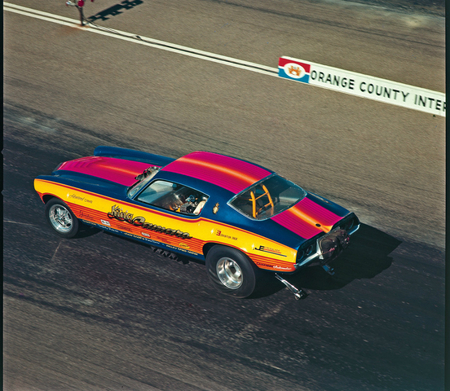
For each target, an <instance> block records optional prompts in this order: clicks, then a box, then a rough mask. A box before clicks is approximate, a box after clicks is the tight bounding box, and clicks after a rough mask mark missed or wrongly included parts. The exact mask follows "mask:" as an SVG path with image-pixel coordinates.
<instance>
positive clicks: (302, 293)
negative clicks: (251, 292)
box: [275, 273, 308, 300]
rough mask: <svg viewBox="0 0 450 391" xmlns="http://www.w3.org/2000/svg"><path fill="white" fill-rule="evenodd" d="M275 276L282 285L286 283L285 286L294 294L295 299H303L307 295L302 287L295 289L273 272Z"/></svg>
mask: <svg viewBox="0 0 450 391" xmlns="http://www.w3.org/2000/svg"><path fill="white" fill-rule="evenodd" d="M275 278H276V279H277V280H279V281H281V282H282V283H283V284H284V285H286V288H287V289H289V290H290V291H291V292H292V293H293V294H294V296H295V300H300V299H304V298H305V297H306V296H308V294H307V293H306V292H305V291H303V290H302V289H297V288H296V287H295V286H294V285H292V284H291V283H290V282H288V281H286V280H285V279H284V278H283V277H281V276H279V275H278V274H277V273H275Z"/></svg>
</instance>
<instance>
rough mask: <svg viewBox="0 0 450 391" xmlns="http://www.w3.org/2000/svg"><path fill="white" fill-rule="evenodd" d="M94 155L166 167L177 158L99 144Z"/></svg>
mask: <svg viewBox="0 0 450 391" xmlns="http://www.w3.org/2000/svg"><path fill="white" fill-rule="evenodd" d="M94 156H105V157H113V158H116V159H124V160H133V161H137V162H142V163H148V164H151V165H153V166H158V167H164V166H166V165H168V164H169V163H171V162H173V161H174V160H175V159H172V158H170V157H166V156H160V155H155V154H153V153H148V152H142V151H135V150H134V149H127V148H118V147H106V146H99V147H97V148H95V150H94Z"/></svg>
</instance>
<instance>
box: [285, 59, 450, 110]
mask: <svg viewBox="0 0 450 391" xmlns="http://www.w3.org/2000/svg"><path fill="white" fill-rule="evenodd" d="M278 76H280V77H283V78H286V79H290V80H295V81H300V82H302V83H307V84H310V85H314V86H317V87H323V88H328V89H332V90H335V91H339V92H344V93H347V94H351V95H356V96H359V97H362V98H368V99H372V100H377V101H381V102H384V103H389V104H393V105H396V106H402V107H406V108H409V109H414V110H419V111H423V112H427V113H431V114H435V115H441V116H443V117H445V115H446V110H447V107H446V99H445V94H444V93H442V92H437V91H432V90H427V89H425V88H420V87H415V86H410V85H407V84H403V83H397V82H394V81H390V80H386V79H380V78H378V77H373V76H368V75H364V74H361V73H356V72H350V71H346V70H344V69H339V68H333V67H329V66H327V65H321V64H316V63H313V62H309V61H304V60H299V59H294V58H290V57H280V58H279V61H278Z"/></svg>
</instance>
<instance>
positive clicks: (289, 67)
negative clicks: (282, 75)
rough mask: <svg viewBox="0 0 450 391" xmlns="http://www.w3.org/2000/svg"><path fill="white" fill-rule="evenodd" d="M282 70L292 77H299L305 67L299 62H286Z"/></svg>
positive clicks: (303, 72)
mask: <svg viewBox="0 0 450 391" xmlns="http://www.w3.org/2000/svg"><path fill="white" fill-rule="evenodd" d="M284 71H285V72H286V74H288V75H289V76H290V77H293V78H294V79H301V78H302V77H303V76H305V74H306V71H305V69H304V68H303V67H302V66H301V65H300V64H294V63H293V62H290V63H287V64H286V65H285V66H284Z"/></svg>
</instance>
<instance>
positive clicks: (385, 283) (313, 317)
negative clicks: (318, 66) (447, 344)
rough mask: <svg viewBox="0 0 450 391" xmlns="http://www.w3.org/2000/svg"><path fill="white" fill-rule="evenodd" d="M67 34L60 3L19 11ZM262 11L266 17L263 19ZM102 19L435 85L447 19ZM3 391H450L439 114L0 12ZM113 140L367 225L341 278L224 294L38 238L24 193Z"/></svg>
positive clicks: (200, 276)
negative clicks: (0, 25)
mask: <svg viewBox="0 0 450 391" xmlns="http://www.w3.org/2000/svg"><path fill="white" fill-rule="evenodd" d="M15 4H19V5H22V6H26V7H31V8H38V9H40V10H42V11H46V12H51V13H54V14H58V15H63V16H67V17H71V18H76V17H77V15H76V10H75V9H73V8H66V7H64V6H63V2H62V1H61V2H51V3H50V2H48V3H46V2H36V1H31V0H16V1H15ZM255 4H257V5H255ZM85 13H86V16H92V20H95V22H96V23H98V24H101V25H104V26H108V27H111V28H116V29H120V30H123V31H129V32H134V33H136V34H140V35H143V36H148V37H152V38H156V39H160V40H165V41H168V42H173V43H177V44H179V45H185V46H189V47H193V48H196V49H200V50H205V51H210V52H213V53H217V54H221V55H224V56H230V57H234V58H239V59H242V60H246V61H251V62H255V63H258V64H262V65H266V66H272V67H276V64H277V59H278V57H279V56H282V55H285V56H290V57H294V58H302V59H307V60H310V61H313V62H317V63H322V64H325V65H330V66H334V67H340V68H343V69H347V70H350V71H355V72H360V73H364V74H369V75H373V76H377V77H381V78H385V79H389V80H394V81H398V82H402V83H405V84H411V85H416V86H419V87H423V88H428V89H432V90H436V91H442V92H443V91H444V53H445V47H444V32H443V31H444V30H443V19H442V17H439V16H436V15H433V14H430V13H428V14H425V13H422V12H411V10H408V13H406V12H399V11H398V10H389V9H386V8H382V7H377V6H374V5H367V4H354V3H344V2H320V1H319V2H307V1H295V2H294V1H278V2H273V1H260V2H257V3H256V2H250V1H238V0H236V1H206V0H187V1H185V2H183V3H182V4H175V3H169V2H166V1H146V0H142V1H141V0H136V1H134V2H129V3H128V5H127V7H122V8H118V6H117V3H116V2H114V1H100V0H98V1H96V2H95V3H87V5H86V7H85ZM4 26H5V27H4V30H5V38H4V42H5V53H4V64H5V70H4V145H3V156H4V190H3V208H4V220H3V227H4V230H3V244H4V250H3V256H4V269H3V272H4V296H3V297H4V310H3V315H4V332H3V336H4V355H3V358H4V380H3V386H4V389H5V390H8V391H9V390H286V389H292V390H317V391H319V390H320V391H322V390H325V391H328V390H395V391H397V390H408V391H411V390H420V391H422V390H430V391H435V390H443V389H444V250H443V248H444V190H445V189H444V171H445V170H444V150H445V147H444V140H445V119H444V118H440V117H433V116H432V115H429V114H425V113H421V112H416V111H413V110H408V109H404V108H400V107H395V106H390V105H387V104H383V103H378V102H374V101H369V100H363V99H360V98H357V97H353V96H347V95H342V94H339V93H336V92H333V91H327V90H323V89H319V88H313V87H310V86H305V85H301V84H299V83H295V82H290V81H286V80H281V79H278V78H275V77H268V76H265V75H261V74H256V73H252V72H248V71H245V70H239V69H235V68H230V67H227V66H225V65H220V64H214V63H210V62H207V61H202V60H198V59H193V58H189V57H185V56H181V55H177V54H173V53H168V52H164V51H161V50H156V49H151V48H146V47H142V46H140V45H133V44H131V43H127V42H121V41H119V40H115V39H113V38H108V37H101V36H96V35H94V34H88V33H86V32H83V31H80V30H76V29H72V28H70V27H64V26H58V25H54V24H51V23H48V22H44V21H41V20H35V19H32V18H28V17H25V16H21V15H16V14H12V13H8V12H5V13H4ZM97 145H114V146H120V147H128V148H136V149H141V150H146V151H149V152H155V153H158V154H163V155H167V156H171V157H179V156H182V155H183V154H186V153H188V152H191V151H193V150H199V149H200V150H210V151H214V152H221V153H225V154H229V155H233V156H237V157H241V158H245V159H248V160H250V161H254V162H257V163H260V164H262V165H265V166H267V167H269V168H271V169H274V170H276V171H278V172H279V173H281V174H282V175H284V176H286V177H288V178H289V179H291V180H293V181H295V182H297V183H299V184H300V185H301V186H303V187H304V188H306V189H308V190H311V191H313V192H316V193H319V194H322V195H324V196H326V197H328V198H331V199H333V200H335V201H337V202H339V203H341V204H342V205H344V206H345V207H347V208H349V209H351V210H354V211H355V212H356V213H357V214H358V216H359V217H360V219H361V220H362V222H363V225H362V228H361V229H360V231H359V232H358V233H357V234H355V236H354V237H353V242H352V245H351V247H350V248H349V249H348V251H347V252H346V253H345V254H344V255H343V256H342V257H341V258H340V259H339V260H337V261H336V264H335V269H336V272H337V273H336V277H335V278H334V279H331V278H330V277H328V276H327V275H326V274H325V273H324V272H323V271H322V270H321V269H317V268H309V269H307V270H305V271H304V272H303V273H302V274H298V275H296V276H294V277H290V278H289V280H290V281H291V282H293V283H295V284H296V285H298V286H300V287H303V288H304V289H305V290H306V291H307V292H308V293H309V296H308V297H307V298H306V299H304V300H301V301H296V300H294V297H293V296H292V294H290V293H289V292H288V291H286V290H285V289H283V287H282V286H280V284H279V283H278V282H277V281H276V280H275V279H273V281H272V282H271V283H268V285H267V289H266V290H265V292H264V294H262V295H261V296H260V297H256V298H253V299H249V300H236V299H228V298H227V297H224V296H222V295H220V294H219V293H217V292H216V291H215V290H214V288H213V287H212V286H211V285H210V284H209V282H208V280H207V276H206V272H205V270H204V265H202V264H200V263H197V262H194V261H192V260H189V259H183V260H181V261H174V260H170V259H167V258H164V257H162V256H160V255H158V254H155V253H152V252H151V251H150V249H149V248H147V247H145V246H143V245H140V244H136V243H134V242H130V241H127V240H124V239H121V238H117V237H115V236H112V235H109V234H105V233H101V232H95V231H92V230H87V231H85V232H84V235H83V237H81V238H78V239H74V240H62V239H59V238H58V237H56V236H55V235H54V234H53V233H52V231H51V229H50V228H49V227H48V226H47V225H46V224H45V220H44V214H43V209H44V208H43V205H42V203H41V202H40V200H39V198H38V196H37V195H36V194H35V193H34V191H33V178H34V177H35V176H37V175H39V174H46V173H50V172H51V170H52V169H53V168H54V167H55V166H56V165H57V164H58V163H60V162H62V161H65V160H68V159H72V158H76V157H80V156H84V155H89V154H91V153H92V151H93V149H94V148H95V147H96V146H97Z"/></svg>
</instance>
